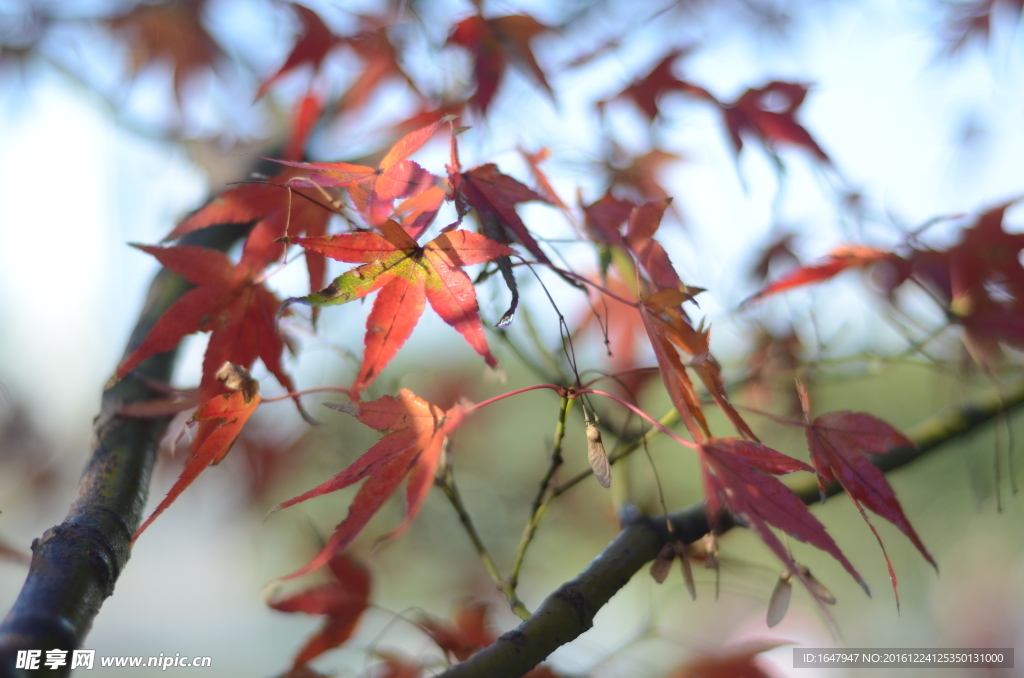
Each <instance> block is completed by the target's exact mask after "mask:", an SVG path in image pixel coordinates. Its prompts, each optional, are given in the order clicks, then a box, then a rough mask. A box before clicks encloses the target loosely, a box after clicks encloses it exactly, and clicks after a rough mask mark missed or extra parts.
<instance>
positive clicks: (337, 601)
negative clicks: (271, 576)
mask: <svg viewBox="0 0 1024 678" xmlns="http://www.w3.org/2000/svg"><path fill="white" fill-rule="evenodd" d="M327 565H328V567H330V569H331V573H332V574H333V575H334V578H335V579H336V581H331V582H326V583H324V584H320V585H318V586H314V587H312V588H308V589H304V590H302V591H299V592H298V593H293V594H292V595H290V596H288V597H286V598H281V599H279V600H271V601H269V602H268V603H267V605H269V606H270V607H272V608H273V609H275V610H278V611H279V612H303V613H305V614H310V615H318V616H323V617H325V619H324V624H323V626H322V627H321V628H320V630H319V631H317V632H316V633H315V634H313V635H312V636H310V638H309V640H307V641H306V643H305V645H303V646H302V649H301V650H299V653H298V654H297V655H295V660H294V661H293V664H292V667H293V668H298V667H300V666H303V665H304V664H307V663H308V662H310V661H312V660H313V659H315V658H316V657H319V656H320V655H321V654H323V653H324V652H327V651H328V650H331V649H334V648H336V647H339V646H341V645H342V644H344V643H345V641H347V640H348V639H349V638H350V637H351V636H352V632H353V631H355V628H356V624H358V623H359V618H360V617H361V616H362V614H363V612H364V611H365V610H366V608H367V606H368V605H369V603H370V573H369V571H367V569H366V568H365V567H363V566H362V565H360V564H359V563H357V562H356V561H355V560H353V559H351V558H349V557H348V556H346V555H345V554H344V553H337V554H335V555H334V556H332V557H331V558H330V560H328V561H327Z"/></svg>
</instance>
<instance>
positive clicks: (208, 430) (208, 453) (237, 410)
mask: <svg viewBox="0 0 1024 678" xmlns="http://www.w3.org/2000/svg"><path fill="white" fill-rule="evenodd" d="M235 367H237V366H235ZM221 369H222V370H223V366H222V368H221ZM218 373H219V372H218ZM251 382H252V383H251V384H249V385H247V386H245V390H242V389H239V390H237V391H235V392H234V393H229V394H224V395H217V396H214V397H213V398H211V399H210V400H208V401H206V402H205V403H203V404H202V406H200V408H199V410H198V411H196V414H195V417H194V420H195V421H197V422H199V432H198V433H197V434H196V438H195V440H194V441H193V442H192V449H191V450H189V454H188V459H187V460H186V461H185V468H184V470H182V472H181V475H180V476H179V477H178V480H177V481H176V482H175V483H174V485H172V486H171V489H170V491H168V492H167V496H166V497H164V499H163V501H161V502H160V504H159V505H158V506H157V507H156V509H155V510H154V511H153V513H152V515H150V516H149V518H146V521H145V522H144V523H142V525H141V526H140V527H139V529H138V530H136V531H135V534H134V535H133V536H132V543H133V544H134V543H135V540H136V539H138V538H139V535H141V534H142V532H143V531H144V530H145V529H146V528H147V527H149V525H150V523H152V522H153V521H154V520H156V518H157V516H159V515H160V514H161V513H163V512H164V510H165V509H166V508H167V507H168V506H170V505H171V504H172V503H174V500H175V499H177V498H178V495H180V494H181V493H182V492H184V491H185V488H187V487H188V486H189V485H191V484H192V482H193V481H194V480H195V479H196V478H198V477H199V474H200V473H202V472H203V471H205V470H206V468H207V467H208V466H212V465H214V464H217V463H220V461H221V460H223V459H224V457H225V456H227V453H228V451H229V450H230V449H231V446H232V445H233V444H234V442H235V439H236V438H237V437H238V434H239V433H241V431H242V427H243V426H245V422H247V421H249V417H251V416H252V413H253V412H255V411H256V408H257V407H258V406H259V404H260V402H261V399H260V395H259V389H258V387H257V385H256V382H255V380H251ZM247 391H248V392H250V393H251V397H249V398H247V397H246V393H247Z"/></svg>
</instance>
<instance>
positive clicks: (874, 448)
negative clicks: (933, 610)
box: [797, 382, 938, 602]
mask: <svg viewBox="0 0 1024 678" xmlns="http://www.w3.org/2000/svg"><path fill="white" fill-rule="evenodd" d="M797 392H798V393H799V396H800V405H801V407H802V408H803V411H804V421H806V422H807V426H806V435H807V447H808V449H809V450H810V451H811V463H812V464H814V468H816V469H818V487H819V488H820V490H821V492H822V496H824V493H825V484H826V483H828V482H829V481H831V480H832V479H833V478H835V479H836V480H837V481H839V484H840V485H842V486H843V489H844V490H846V494H848V495H849V496H850V499H851V500H852V501H853V504H854V506H856V507H857V510H858V511H860V514H861V516H862V517H863V518H864V522H866V523H867V524H868V527H870V528H871V532H872V533H873V534H874V535H875V539H877V540H878V545H879V546H881V547H882V554H883V555H884V556H885V564H886V566H887V567H888V568H889V577H890V580H891V581H892V590H893V593H895V594H897V602H898V601H899V598H898V593H897V591H896V583H897V581H896V573H895V572H894V571H893V569H892V563H890V562H889V556H888V554H886V553H885V546H884V545H883V544H882V538H881V537H880V536H879V534H878V532H877V531H876V530H875V526H874V525H872V524H871V521H870V520H869V519H868V516H867V514H866V513H865V512H864V508H865V507H866V508H868V509H871V511H873V512H874V513H876V514H877V515H880V516H882V517H883V518H885V519H886V520H888V521H889V522H890V523H892V524H893V525H895V526H896V527H898V528H899V529H900V531H901V532H902V533H903V534H905V535H907V538H908V539H910V541H911V542H912V543H913V544H914V546H916V547H917V550H918V551H920V552H921V555H922V556H924V558H925V560H927V561H928V562H929V563H931V565H932V567H935V568H936V569H938V565H936V563H935V560H934V559H933V558H932V556H931V554H930V553H928V549H926V548H925V547H924V544H923V543H922V542H921V538H920V537H918V536H917V532H916V531H914V527H913V526H912V525H911V524H910V521H909V520H907V516H906V515H905V514H904V513H903V507H902V506H900V502H899V500H898V499H897V498H896V493H895V492H894V491H893V489H892V486H891V485H889V482H888V481H887V480H886V479H885V473H883V472H882V470H881V469H879V468H878V467H877V466H875V465H874V464H872V463H871V460H870V459H869V458H868V456H867V455H869V454H887V453H888V452H891V451H892V450H893V449H894V448H898V447H910V448H912V447H914V443H913V442H912V441H911V440H910V439H909V438H907V437H906V436H905V435H903V434H902V433H900V432H899V431H897V430H896V429H895V428H893V427H892V426H890V425H889V424H887V423H886V422H884V421H882V420H881V419H878V418H877V417H874V416H872V415H870V414H866V413H864V412H849V411H843V412H827V413H825V414H822V415H821V416H819V417H817V418H815V419H813V420H812V419H811V405H810V399H809V398H808V395H807V390H806V389H805V388H804V387H803V384H800V383H799V382H798V383H797Z"/></svg>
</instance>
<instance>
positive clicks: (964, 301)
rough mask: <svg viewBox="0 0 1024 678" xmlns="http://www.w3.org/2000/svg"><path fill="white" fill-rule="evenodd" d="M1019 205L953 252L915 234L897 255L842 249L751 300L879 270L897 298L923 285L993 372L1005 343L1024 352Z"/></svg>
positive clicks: (974, 231)
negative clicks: (1009, 219) (1010, 224)
mask: <svg viewBox="0 0 1024 678" xmlns="http://www.w3.org/2000/svg"><path fill="white" fill-rule="evenodd" d="M1015 202H1016V201H1011V202H1008V203H1004V204H1001V205H997V206H996V207H993V208H991V209H989V210H987V211H985V212H984V213H982V214H981V215H980V216H979V217H978V218H977V220H976V221H975V223H974V224H973V225H971V226H970V227H969V228H966V229H964V230H963V231H962V233H961V236H960V240H959V242H957V243H956V244H954V245H952V246H950V247H948V248H946V249H932V248H930V247H925V246H922V245H921V244H920V239H921V238H920V236H914V237H913V238H912V241H908V244H906V245H905V246H903V247H900V248H895V249H892V250H888V249H879V248H875V247H868V246H864V245H842V246H840V247H837V248H836V249H834V250H833V251H832V253H830V254H829V255H828V256H827V257H825V259H824V260H822V261H820V262H817V263H814V264H810V265H806V266H800V267H798V268H796V269H794V270H793V271H791V272H790V273H788V274H786V275H784V276H782V277H781V278H779V279H777V280H775V281H773V282H771V283H770V284H768V285H766V286H765V287H764V288H763V289H761V290H760V291H759V292H758V293H757V294H755V295H754V296H753V297H751V299H750V300H751V301H754V300H759V299H763V298H765V297H768V296H771V295H773V294H777V293H780V292H784V291H787V290H790V289H793V288H797V287H802V286H806V285H814V284H818V283H822V282H825V281H827V280H830V279H832V278H834V277H835V276H837V275H839V274H840V273H842V272H844V271H847V270H851V269H865V268H874V269H876V270H877V272H878V273H879V275H878V276H877V279H878V282H879V284H880V285H881V286H882V287H883V289H884V290H885V292H886V294H887V296H888V298H889V300H890V301H891V302H892V303H894V304H896V303H898V302H897V300H896V297H895V292H896V291H897V290H898V289H899V288H901V287H904V286H907V285H911V284H912V285H915V286H917V287H918V288H919V289H921V290H924V291H925V292H926V293H927V294H928V296H929V297H930V298H931V299H932V300H933V301H934V302H935V303H936V304H938V305H939V307H940V309H941V311H942V312H943V313H944V315H945V316H946V319H947V321H948V322H949V323H950V324H951V325H955V326H958V327H960V328H962V330H963V332H962V340H963V344H964V346H965V348H966V349H967V351H968V352H969V354H970V355H971V357H972V358H973V359H974V360H975V361H976V362H977V363H978V364H979V365H981V366H982V367H984V368H985V369H987V370H990V371H991V370H992V369H993V367H994V362H995V360H996V359H997V358H998V357H999V355H1000V353H1001V351H1000V347H1001V346H1008V347H1013V348H1017V349H1021V348H1024V264H1022V263H1021V250H1022V249H1024V236H1022V235H1021V234H1018V233H1010V232H1008V231H1007V230H1006V225H1005V224H1004V217H1005V214H1006V210H1007V209H1009V208H1010V207H1011V206H1012V205H1013V204H1014V203H1015Z"/></svg>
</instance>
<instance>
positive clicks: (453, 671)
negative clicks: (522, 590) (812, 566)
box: [439, 378, 1024, 678]
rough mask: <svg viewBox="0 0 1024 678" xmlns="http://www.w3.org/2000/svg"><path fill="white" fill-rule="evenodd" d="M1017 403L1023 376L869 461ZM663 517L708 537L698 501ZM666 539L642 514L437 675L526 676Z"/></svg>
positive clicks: (915, 452) (689, 536) (657, 521)
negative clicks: (506, 627) (507, 627)
mask: <svg viewBox="0 0 1024 678" xmlns="http://www.w3.org/2000/svg"><path fill="white" fill-rule="evenodd" d="M1021 405H1024V378H1018V379H1015V380H1013V381H1012V382H1011V383H1009V384H1006V385H1004V386H1003V387H1001V388H1000V389H999V390H998V393H996V392H991V391H990V392H989V393H986V394H984V395H982V396H979V397H976V398H974V399H972V400H971V401H969V402H968V403H967V404H965V405H962V406H960V407H957V408H953V409H950V410H948V411H947V412H944V413H942V414H939V415H936V416H934V417H932V418H930V419H928V420H926V421H925V422H923V423H922V424H920V425H918V426H917V427H915V428H914V429H913V430H912V431H910V432H909V434H908V436H909V437H910V439H911V440H913V441H914V443H915V445H916V447H915V448H903V447H899V448H894V449H892V450H891V451H890V452H889V453H888V454H885V455H882V456H879V457H875V458H874V460H873V461H874V463H875V465H876V466H878V468H880V469H882V470H883V471H892V470H895V469H897V468H900V467H902V466H905V465H907V464H909V463H910V462H912V461H914V460H915V459H917V458H918V457H921V456H922V455H925V454H927V453H929V452H931V451H932V450H935V449H937V448H939V447H941V446H942V445H945V444H946V443H948V442H951V441H953V440H955V439H956V438H958V437H960V436H962V435H964V434H966V433H969V432H970V431H973V430H974V429H975V428H977V427H978V426H980V425H982V424H984V423H986V422H988V421H990V420H992V419H994V418H996V417H997V416H999V415H1000V414H1001V413H1006V412H1009V411H1011V410H1013V409H1016V408H1018V407H1020V406H1021ZM790 487H791V488H792V489H793V491H794V492H795V493H796V494H797V495H798V496H799V497H800V498H801V499H802V500H803V501H804V503H805V504H814V503H816V502H818V501H819V500H820V495H819V492H818V485H817V481H816V479H815V478H814V477H813V476H811V477H807V478H804V479H801V481H800V482H797V483H793V484H791V485H790ZM841 489H842V488H840V486H839V484H838V483H835V482H833V483H831V484H830V485H829V486H828V488H827V494H828V495H829V496H831V495H834V494H837V493H838V492H840V491H841ZM669 519H670V520H671V521H672V525H673V529H674V538H681V539H682V540H683V541H685V542H687V543H690V542H693V541H696V540H698V539H700V538H701V537H703V536H704V535H706V534H707V533H708V531H709V527H708V520H707V515H706V513H705V510H704V504H703V503H700V504H694V505H692V506H690V507H688V508H685V509H683V510H681V511H678V512H676V513H673V514H671V515H670V516H669ZM732 526H733V523H731V522H729V523H727V524H724V525H722V524H720V525H719V526H718V531H719V533H720V532H722V531H724V530H727V529H729V528H730V527H732ZM668 538H669V534H668V530H667V528H666V525H665V521H664V518H663V517H648V516H641V517H640V518H638V519H636V520H633V521H631V522H629V523H627V524H626V525H625V526H624V527H623V529H622V531H621V532H620V533H619V534H618V536H616V537H615V539H614V540H612V542H611V543H610V544H608V546H606V547H605V549H604V550H603V551H602V552H601V553H600V554H599V555H598V556H597V558H595V559H594V560H593V561H592V562H591V563H590V565H588V566H587V568H586V569H585V570H584V571H583V572H582V573H580V575H579V576H578V577H576V578H575V579H573V580H572V581H569V582H566V583H565V584H562V585H561V586H560V587H558V589H557V590H555V592H554V593H552V594H551V595H550V596H548V597H547V599H546V600H544V602H543V603H541V605H540V606H539V607H538V608H537V611H536V612H534V614H533V616H531V617H530V618H529V619H527V620H526V621H524V622H523V623H522V624H520V625H519V626H518V627H516V628H515V629H513V630H511V631H509V632H508V633H505V634H504V635H502V636H501V637H500V638H498V640H497V641H495V642H494V643H493V644H492V645H490V646H488V647H486V648H484V649H482V650H480V651H479V652H477V653H476V654H474V655H473V656H472V657H470V658H469V659H467V660H466V661H464V662H462V663H460V664H456V665H455V666H453V667H451V668H450V669H448V670H447V671H445V672H444V673H442V674H440V675H439V678H481V677H484V676H486V678H516V677H517V676H521V675H523V674H525V673H526V672H527V671H529V670H530V669H532V668H533V667H535V666H536V665H537V664H539V663H540V662H542V661H543V660H544V659H545V658H547V656H548V655H550V654H551V653H552V652H554V651H555V650H556V649H558V648H559V647H561V646H562V645H565V644H566V643H568V642H570V641H572V640H574V639H575V638H577V637H578V636H579V635H581V634H582V633H584V632H585V631H587V630H588V629H590V627H591V626H593V621H594V616H595V615H596V614H597V611H598V610H600V609H601V607H603V606H604V605H605V603H607V602H608V601H609V600H610V599H611V597H612V596H613V595H615V593H616V592H617V591H618V590H619V589H620V588H622V587H623V586H625V584H626V582H628V581H629V580H630V579H631V578H632V577H633V575H634V574H636V573H637V572H638V571H639V570H640V568H642V567H643V566H644V565H645V564H647V563H648V562H650V561H651V560H653V559H654V558H655V556H657V555H658V551H659V550H660V549H661V547H662V545H663V544H664V543H665V542H666V541H667V539H668Z"/></svg>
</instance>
